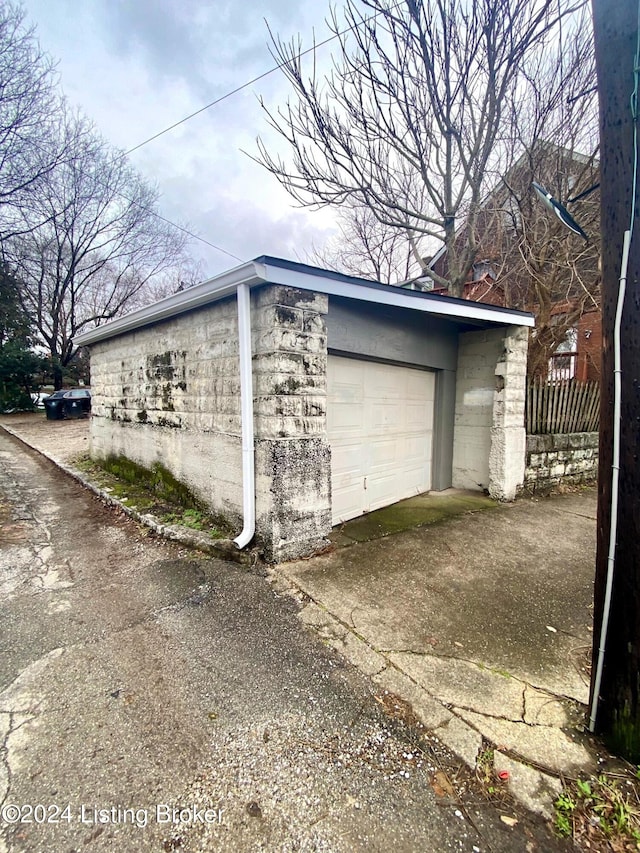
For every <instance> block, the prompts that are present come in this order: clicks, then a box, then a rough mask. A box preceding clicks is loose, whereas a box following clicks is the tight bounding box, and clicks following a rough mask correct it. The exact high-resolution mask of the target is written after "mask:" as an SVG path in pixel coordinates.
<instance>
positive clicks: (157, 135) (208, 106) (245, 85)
mask: <svg viewBox="0 0 640 853" xmlns="http://www.w3.org/2000/svg"><path fill="white" fill-rule="evenodd" d="M401 4H402V0H399V1H398V3H395V4H394V5H393V6H391V7H390V8H389V9H388V10H386V9H385V10H380V11H379V12H376V13H375V14H374V15H369V17H368V18H363V19H362V20H361V21H357V22H354V23H353V24H351V25H350V26H348V27H346V28H345V29H344V30H340V31H339V32H337V33H334V34H333V35H331V36H328V37H327V38H326V39H324V40H323V41H321V42H317V43H316V42H314V43H313V44H312V45H311V47H308V48H307V49H306V50H302V51H300V53H297V54H296V55H295V57H293V56H292V57H290V59H288V60H285V61H284V62H279V63H278V64H277V65H274V66H273V68H269V70H268V71H263V72H262V74H258V76H257V77H253V78H252V79H251V80H248V81H247V82H246V83H243V84H242V85H241V86H237V87H236V88H235V89H232V90H231V91H230V92H227V93H226V94H224V95H220V97H219V98H216V99H215V100H214V101H211V103H209V104H205V105H204V107H200V109H197V110H196V111H195V112H193V113H189V115H187V116H185V117H184V118H181V119H180V120H179V121H176V122H174V123H173V124H170V125H169V126H168V127H165V128H164V129H163V130H159V131H158V132H157V133H154V134H153V136H150V137H149V138H148V139H145V140H144V141H143V142H139V143H138V144H137V145H134V146H133V148H129V149H128V150H127V151H125V152H124V153H123V154H122V155H121V156H122V157H127V156H128V155H129V154H133V152H134V151H137V150H138V149H139V148H142V147H144V146H145V145H148V144H149V143H150V142H153V141H154V140H156V139H159V138H160V137H161V136H164V134H165V133H169V132H170V131H172V130H175V128H176V127H180V125H181V124H185V123H186V122H188V121H190V120H191V119H192V118H195V117H196V116H198V115H200V113H203V112H205V111H206V110H209V109H211V107H215V106H216V105H217V104H219V103H221V102H222V101H225V100H226V99H227V98H230V97H231V96H232V95H237V94H238V92H241V91H242V90H243V89H247V88H248V87H249V86H252V85H253V84H254V83H257V82H258V80H263V79H264V78H265V77H268V76H269V75H270V74H273V73H274V71H279V70H280V69H281V68H284V67H285V66H286V65H288V63H289V62H290V61H291V60H292V59H294V58H295V59H301V58H302V57H303V56H306V55H307V54H308V53H311V52H314V51H316V50H317V49H318V48H319V47H324V45H325V44H329V42H332V41H334V39H337V38H340V37H341V36H344V35H346V34H347V33H349V32H352V31H353V30H355V29H357V28H358V27H361V26H363V25H365V24H368V23H369V21H373V20H374V19H375V18H377V17H378V16H379V15H382V14H384V13H385V12H387V11H391V10H392V9H396V8H397V7H398V6H400V5H401Z"/></svg>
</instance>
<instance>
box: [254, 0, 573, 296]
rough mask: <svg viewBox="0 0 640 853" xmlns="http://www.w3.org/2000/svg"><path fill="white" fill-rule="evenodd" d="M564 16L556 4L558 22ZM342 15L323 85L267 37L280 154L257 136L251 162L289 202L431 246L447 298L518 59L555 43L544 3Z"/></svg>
mask: <svg viewBox="0 0 640 853" xmlns="http://www.w3.org/2000/svg"><path fill="white" fill-rule="evenodd" d="M578 5H580V4H579V3H577V4H576V6H578ZM574 8H575V7H574V6H570V5H569V4H568V3H567V2H564V3H561V10H560V16H561V17H563V18H564V17H566V16H569V15H570V14H571V12H572V11H573V9H574ZM344 16H345V19H346V24H344V23H342V22H341V21H340V20H339V18H338V14H337V13H335V12H334V14H333V18H332V22H331V26H332V30H333V32H334V33H336V34H338V38H337V40H336V41H337V43H338V45H339V48H338V51H337V53H338V54H339V56H338V58H337V59H336V60H334V65H333V69H332V72H331V73H330V74H329V75H328V76H327V77H326V78H324V79H323V78H321V77H320V75H319V74H318V73H317V71H316V69H315V66H314V67H313V68H312V69H311V71H310V73H309V74H307V72H306V70H305V69H304V67H303V61H302V60H301V59H300V58H299V54H300V51H301V48H302V45H301V42H300V40H299V39H298V40H294V41H292V42H290V43H285V42H282V41H281V40H280V39H278V38H275V39H274V40H273V53H274V56H275V58H276V60H277V61H278V62H279V63H282V64H283V68H284V72H285V74H286V75H287V77H288V78H289V80H290V82H291V84H292V86H293V88H294V93H295V95H294V98H293V99H292V100H290V101H289V102H288V104H287V105H286V107H285V108H284V109H280V110H278V111H276V112H273V111H267V112H268V116H269V121H270V123H271V125H272V127H274V128H275V129H276V130H277V131H278V132H279V134H280V135H281V137H282V138H283V139H284V140H286V142H287V143H288V148H289V151H290V158H288V159H284V158H282V157H281V156H279V155H278V154H276V153H271V152H270V151H269V150H267V148H266V146H265V144H264V143H263V142H262V141H260V140H258V148H259V154H258V159H259V161H260V162H261V163H262V164H263V165H264V166H266V168H267V169H269V170H270V171H271V172H272V173H273V174H274V175H275V176H276V177H277V178H278V179H279V180H280V182H281V183H282V184H283V185H284V186H285V187H286V188H287V190H288V191H289V192H290V193H291V195H292V196H293V197H294V198H295V199H296V200H297V201H298V202H299V203H300V204H302V205H307V206H314V205H327V204H328V205H342V204H345V203H348V204H351V205H352V206H354V207H356V208H368V209H369V210H370V211H371V212H372V213H373V215H374V216H375V217H376V219H377V220H378V221H379V222H380V223H381V224H382V225H387V226H391V227H394V228H398V229H402V230H404V231H405V232H406V233H408V234H409V235H411V236H412V239H419V238H421V237H422V238H428V239H429V240H432V241H435V242H436V243H437V242H440V243H443V242H444V243H445V245H446V246H447V249H448V255H449V264H448V276H447V279H446V280H441V281H440V282H439V283H442V284H446V285H447V286H448V287H449V289H450V291H451V292H453V293H455V294H459V293H460V292H461V290H462V287H463V284H464V281H465V279H466V277H467V274H468V272H469V270H470V269H471V266H472V264H473V260H474V257H475V253H476V250H477V240H476V238H477V228H476V218H477V213H478V210H479V208H480V206H481V203H482V201H483V198H484V197H485V195H486V193H487V191H488V189H489V187H490V184H489V181H490V179H491V176H492V175H495V174H496V173H498V172H500V171H502V172H503V173H504V171H505V169H504V168H503V169H502V170H501V168H500V160H501V159H503V160H504V158H506V157H507V155H508V153H509V152H508V146H506V145H504V143H505V141H506V138H505V135H504V128H503V121H504V118H505V116H504V112H505V109H508V104H509V101H510V99H511V97H512V96H513V94H514V90H515V88H516V86H517V80H518V75H519V72H520V69H521V67H522V65H523V63H524V62H525V61H526V60H527V58H528V57H529V56H530V54H531V52H532V51H533V50H539V49H540V48H541V47H544V45H545V43H546V42H547V41H548V40H549V39H551V38H552V37H554V36H555V37H557V32H556V28H557V24H558V3H557V0H539V2H533V3H532V2H531V0H474V2H468V0H424V2H418V0H401V2H392V0H347V4H346V9H345V11H344ZM460 228H463V229H464V231H465V235H466V238H465V240H464V241H462V242H461V241H460V240H459V239H456V234H457V235H458V236H459V234H460Z"/></svg>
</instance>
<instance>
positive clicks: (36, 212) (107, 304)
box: [0, 3, 185, 387]
mask: <svg viewBox="0 0 640 853" xmlns="http://www.w3.org/2000/svg"><path fill="white" fill-rule="evenodd" d="M157 199H158V194H157V192H156V190H155V189H154V188H153V187H152V186H150V185H149V184H148V183H147V182H146V181H145V180H144V179H143V178H142V177H141V176H140V175H139V174H138V173H137V172H136V171H135V170H134V169H133V168H132V167H131V166H130V165H129V164H128V162H127V160H126V159H125V158H124V157H123V156H122V155H121V154H120V152H118V151H116V150H114V149H112V148H111V147H110V146H109V145H108V144H107V143H106V142H105V141H104V140H103V139H102V138H101V137H100V136H99V135H98V134H97V133H96V131H95V129H94V128H93V126H92V125H91V123H90V122H89V121H88V120H87V119H85V118H83V117H82V116H80V115H76V114H73V113H71V112H70V111H69V109H68V107H67V106H66V104H65V102H64V99H63V98H62V97H61V96H60V94H59V92H58V90H57V79H56V77H55V74H54V70H53V66H52V63H51V61H50V59H49V58H48V57H47V56H46V55H45V54H43V53H42V52H41V51H40V49H39V46H38V43H37V41H36V39H35V36H34V32H33V31H32V30H30V29H28V28H27V27H26V26H25V22H24V14H23V12H22V10H21V8H20V7H19V6H13V5H11V4H9V3H0V251H1V257H2V263H3V265H4V269H5V270H6V271H7V272H8V273H9V274H10V275H11V276H12V277H13V278H14V279H15V280H16V281H17V282H18V283H19V298H20V302H21V305H22V309H23V311H24V312H25V314H26V316H27V317H28V318H29V320H30V323H31V326H32V328H31V332H32V335H33V337H34V339H35V340H36V341H37V342H38V344H39V345H40V346H43V347H45V348H46V349H47V350H48V352H49V354H50V356H51V360H52V363H53V368H54V376H55V382H56V387H59V384H60V382H61V380H62V367H63V366H65V365H67V364H68V363H69V361H70V360H71V359H72V358H73V356H74V355H75V348H74V345H73V337H74V336H75V335H77V334H78V333H79V332H81V331H83V330H84V329H88V328H91V327H92V326H95V325H99V324H100V323H102V322H105V321H106V320H110V319H112V318H114V317H116V316H118V315H119V314H121V313H123V312H124V311H125V310H126V309H128V308H130V307H132V306H133V305H134V304H135V302H136V301H137V302H138V304H139V303H140V302H141V301H143V300H144V296H145V289H146V288H147V287H149V290H151V289H152V288H151V287H150V283H151V282H153V281H154V278H155V277H156V276H161V275H163V274H167V275H169V274H170V273H171V272H175V270H176V268H179V267H181V266H182V265H183V264H184V262H185V256H184V247H185V237H184V234H183V233H182V232H180V231H179V230H178V229H177V228H175V227H174V226H172V225H170V224H169V223H167V222H166V221H164V220H162V218H160V217H159V216H158V215H157V212H156V208H157ZM147 301H148V299H147Z"/></svg>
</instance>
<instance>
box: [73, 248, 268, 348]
mask: <svg viewBox="0 0 640 853" xmlns="http://www.w3.org/2000/svg"><path fill="white" fill-rule="evenodd" d="M261 269H263V266H262V264H256V263H254V262H253V261H249V262H248V263H244V264H241V265H240V266H238V267H234V268H233V269H232V270H229V271H228V272H226V273H222V274H221V275H218V276H215V277H214V278H209V279H207V280H206V281H203V282H201V283H200V284H196V285H195V286H194V287H189V288H187V290H182V291H180V293H174V294H173V295H172V296H167V297H166V298H165V299H161V300H160V301H159V302H154V303H153V304H152V305H145V306H144V307H143V308H138V310H137V311H132V312H131V314H127V315H126V316H125V317H120V318H118V319H117V320H112V321H111V322H109V323H105V324H104V326H98V327H97V328H96V329H91V331H89V332H83V333H82V334H81V335H76V337H75V338H74V339H73V342H74V344H75V345H76V346H80V347H81V346H85V345H86V344H95V343H97V342H98V341H103V340H106V339H107V338H113V337H115V336H116V335H121V334H123V333H124V332H132V331H134V330H135V329H138V328H140V327H141V326H148V325H149V324H150V323H157V322H158V321H160V320H167V319H169V318H170V317H175V316H176V315H177V314H184V312H185V311H191V310H193V309H194V308H199V307H200V306H202V305H206V304H207V303H209V302H216V301H217V300H218V299H224V297H225V296H233V295H234V294H235V292H236V288H237V286H238V285H239V284H248V285H249V286H251V285H254V284H261V283H262V282H263V279H262V277H261V276H260V273H259V270H261Z"/></svg>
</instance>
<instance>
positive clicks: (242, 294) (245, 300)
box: [233, 284, 256, 549]
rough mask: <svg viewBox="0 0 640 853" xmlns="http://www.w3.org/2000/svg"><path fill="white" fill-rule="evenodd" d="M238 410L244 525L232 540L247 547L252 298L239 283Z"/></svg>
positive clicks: (251, 515)
mask: <svg viewBox="0 0 640 853" xmlns="http://www.w3.org/2000/svg"><path fill="white" fill-rule="evenodd" d="M237 298H238V341H239V345H240V411H241V415H242V512H243V516H244V527H243V528H242V533H240V535H239V536H237V537H236V538H235V539H234V540H233V541H234V544H235V545H236V547H237V548H240V549H241V548H246V547H247V545H248V544H249V542H251V540H252V539H253V536H254V534H255V532H256V479H255V466H254V438H253V371H252V368H251V299H250V292H249V285H248V284H239V285H238V289H237Z"/></svg>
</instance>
